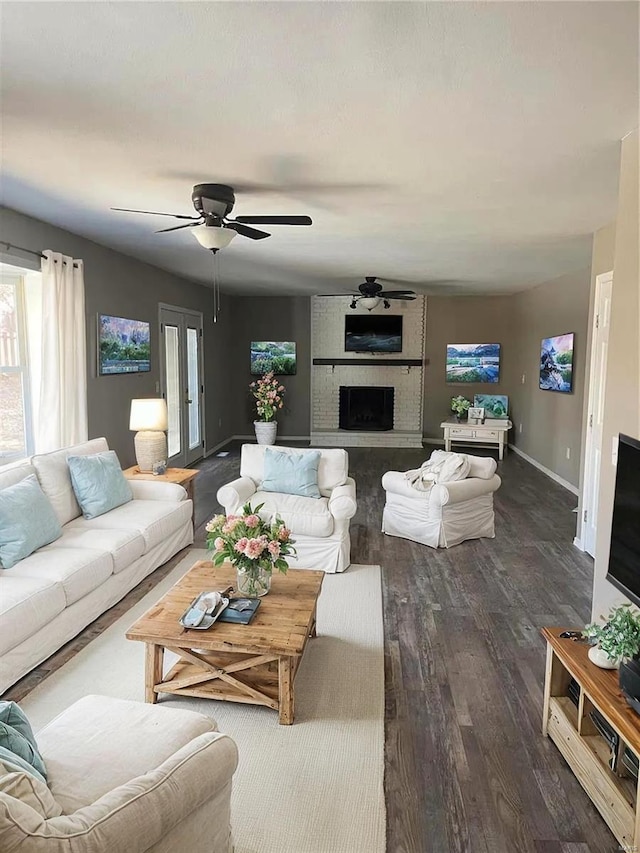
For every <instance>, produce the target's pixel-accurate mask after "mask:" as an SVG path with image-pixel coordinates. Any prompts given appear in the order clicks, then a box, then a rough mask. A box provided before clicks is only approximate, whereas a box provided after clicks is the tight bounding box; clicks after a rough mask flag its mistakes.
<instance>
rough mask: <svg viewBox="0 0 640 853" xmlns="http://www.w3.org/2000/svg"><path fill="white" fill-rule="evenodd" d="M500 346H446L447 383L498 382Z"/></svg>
mask: <svg viewBox="0 0 640 853" xmlns="http://www.w3.org/2000/svg"><path fill="white" fill-rule="evenodd" d="M499 379H500V344H447V382H498V380H499Z"/></svg>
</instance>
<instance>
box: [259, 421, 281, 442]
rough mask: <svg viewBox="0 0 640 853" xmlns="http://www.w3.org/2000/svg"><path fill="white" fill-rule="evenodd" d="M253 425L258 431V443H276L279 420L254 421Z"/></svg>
mask: <svg viewBox="0 0 640 853" xmlns="http://www.w3.org/2000/svg"><path fill="white" fill-rule="evenodd" d="M253 427H254V429H255V431H256V439H257V441H258V444H275V443H276V433H277V432H278V422H277V421H254V422H253Z"/></svg>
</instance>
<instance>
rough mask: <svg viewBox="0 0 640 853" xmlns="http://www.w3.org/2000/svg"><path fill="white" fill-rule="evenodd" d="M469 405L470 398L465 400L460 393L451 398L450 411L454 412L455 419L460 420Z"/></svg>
mask: <svg viewBox="0 0 640 853" xmlns="http://www.w3.org/2000/svg"><path fill="white" fill-rule="evenodd" d="M470 405H471V400H467V398H466V397H463V396H461V395H458V396H457V397H452V398H451V411H452V412H455V415H456V420H458V421H461V420H462V418H463V417H465V416H466V414H467V412H468V411H469V406H470Z"/></svg>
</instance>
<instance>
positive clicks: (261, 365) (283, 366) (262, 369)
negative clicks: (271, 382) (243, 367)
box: [251, 341, 296, 376]
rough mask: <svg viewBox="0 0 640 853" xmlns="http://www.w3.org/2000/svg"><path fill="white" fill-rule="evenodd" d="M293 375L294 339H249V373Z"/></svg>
mask: <svg viewBox="0 0 640 853" xmlns="http://www.w3.org/2000/svg"><path fill="white" fill-rule="evenodd" d="M270 372H273V373H275V374H276V376H293V375H294V374H295V372H296V345H295V341H251V374H252V375H253V376H263V375H264V374H265V373H270Z"/></svg>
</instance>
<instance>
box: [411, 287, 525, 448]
mask: <svg viewBox="0 0 640 853" xmlns="http://www.w3.org/2000/svg"><path fill="white" fill-rule="evenodd" d="M511 299H512V297H510V296H428V297H427V327H426V350H425V358H426V359H427V360H428V364H427V365H426V366H425V380H424V413H423V414H424V417H423V434H424V436H425V438H427V439H440V440H441V439H442V429H441V428H440V424H441V423H442V421H443V420H445V418H448V417H450V416H451V398H452V397H457V396H458V394H460V395H462V396H463V397H466V398H467V399H468V400H471V402H472V403H473V396H474V394H507V395H509V394H510V392H511V385H510V382H509V377H508V374H507V366H508V365H509V364H510V363H511V362H512V360H513V349H512V345H511V337H512V331H511ZM475 343H478V344H494V343H497V344H500V345H501V350H500V356H501V367H500V381H499V382H497V383H495V384H491V385H487V384H476V383H469V384H466V383H447V381H446V373H445V367H446V353H447V344H475Z"/></svg>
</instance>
